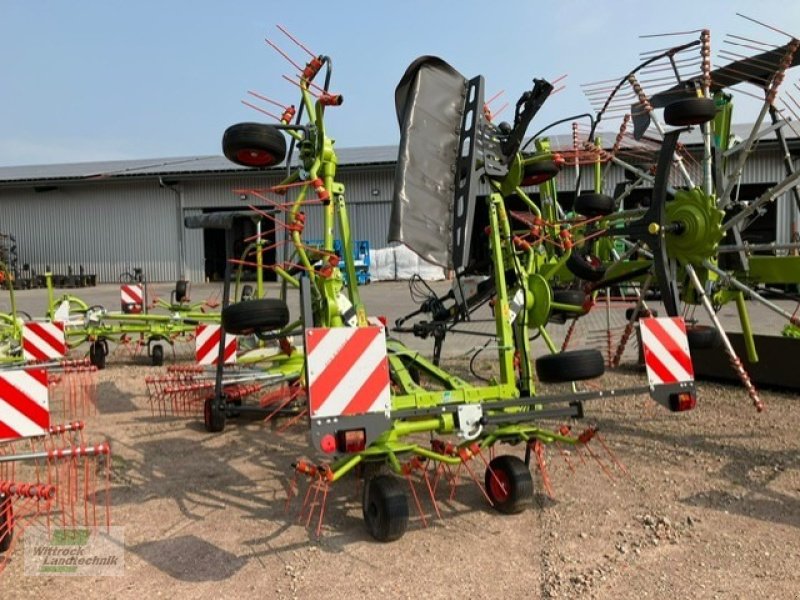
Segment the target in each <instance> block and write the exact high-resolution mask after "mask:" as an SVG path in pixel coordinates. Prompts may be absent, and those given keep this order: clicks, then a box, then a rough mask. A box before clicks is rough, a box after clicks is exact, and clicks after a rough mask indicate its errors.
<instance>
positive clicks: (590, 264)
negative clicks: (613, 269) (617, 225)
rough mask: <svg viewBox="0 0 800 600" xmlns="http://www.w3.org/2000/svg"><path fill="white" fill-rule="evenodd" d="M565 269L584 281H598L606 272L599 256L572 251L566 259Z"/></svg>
mask: <svg viewBox="0 0 800 600" xmlns="http://www.w3.org/2000/svg"><path fill="white" fill-rule="evenodd" d="M567 269H569V271H570V273H572V274H573V275H575V277H578V278H580V279H583V280H584V281H600V280H601V279H602V278H603V276H604V275H605V274H606V268H605V267H604V266H603V263H602V262H601V261H600V259H599V258H597V257H596V256H593V255H591V254H587V255H586V256H584V255H583V254H579V253H578V252H574V251H573V252H572V254H570V255H569V258H568V259H567Z"/></svg>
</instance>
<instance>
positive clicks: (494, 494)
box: [484, 454, 533, 515]
mask: <svg viewBox="0 0 800 600" xmlns="http://www.w3.org/2000/svg"><path fill="white" fill-rule="evenodd" d="M498 480H499V481H498ZM484 483H485V485H486V493H487V494H488V495H489V498H490V499H491V501H492V505H493V506H494V508H495V509H496V510H497V511H498V512H501V513H504V514H507V515H512V514H515V513H518V512H522V511H523V510H525V509H526V508H527V507H528V506H531V505H532V504H533V478H532V477H531V472H530V469H528V465H526V464H525V461H523V460H522V459H520V458H518V457H516V456H511V455H510V454H506V455H503V456H496V457H495V458H493V459H492V461H491V462H490V463H489V468H488V469H486V473H485V474H484Z"/></svg>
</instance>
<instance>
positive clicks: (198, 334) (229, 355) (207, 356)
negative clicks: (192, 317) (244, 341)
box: [194, 324, 236, 365]
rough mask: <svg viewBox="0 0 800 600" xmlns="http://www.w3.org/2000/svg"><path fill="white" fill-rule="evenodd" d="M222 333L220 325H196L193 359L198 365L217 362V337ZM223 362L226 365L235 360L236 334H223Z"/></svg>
mask: <svg viewBox="0 0 800 600" xmlns="http://www.w3.org/2000/svg"><path fill="white" fill-rule="evenodd" d="M221 335H222V327H221V326H220V325H202V324H201V325H198V326H197V328H196V329H195V332H194V336H195V337H194V351H195V360H196V361H197V364H198V365H215V364H217V362H219V338H220V336H221ZM223 356H224V359H223V362H224V363H225V364H226V365H230V364H234V363H235V362H236V336H235V335H231V334H229V333H227V334H225V352H224V354H223Z"/></svg>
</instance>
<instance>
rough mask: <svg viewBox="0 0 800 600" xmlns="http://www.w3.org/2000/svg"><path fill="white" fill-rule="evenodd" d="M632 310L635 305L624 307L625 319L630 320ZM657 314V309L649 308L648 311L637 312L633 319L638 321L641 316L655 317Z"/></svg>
mask: <svg viewBox="0 0 800 600" xmlns="http://www.w3.org/2000/svg"><path fill="white" fill-rule="evenodd" d="M634 310H635V307H633V306H631V307H630V308H626V309H625V320H626V321H630V320H631V315H633V311H634ZM657 316H658V311H657V310H650V311H647V310H640V311H639V313H638V314H637V315H636V319H635V320H636V321H638V320H639V319H641V318H642V317H657Z"/></svg>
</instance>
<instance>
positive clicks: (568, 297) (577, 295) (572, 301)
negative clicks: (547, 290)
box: [547, 290, 586, 325]
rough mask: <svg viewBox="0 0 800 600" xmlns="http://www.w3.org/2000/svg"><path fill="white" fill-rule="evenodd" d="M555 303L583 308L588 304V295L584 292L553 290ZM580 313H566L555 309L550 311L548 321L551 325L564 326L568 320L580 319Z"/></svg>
mask: <svg viewBox="0 0 800 600" xmlns="http://www.w3.org/2000/svg"><path fill="white" fill-rule="evenodd" d="M553 302H558V303H559V304H569V305H571V306H583V303H584V302H586V294H585V293H584V292H583V291H582V290H553ZM578 316H579V315H578V313H572V312H564V311H561V310H557V309H555V308H553V309H551V310H550V315H549V316H548V317H547V320H548V321H550V322H551V323H557V324H561V325H563V324H564V323H566V322H567V319H568V318H575V317H578Z"/></svg>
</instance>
